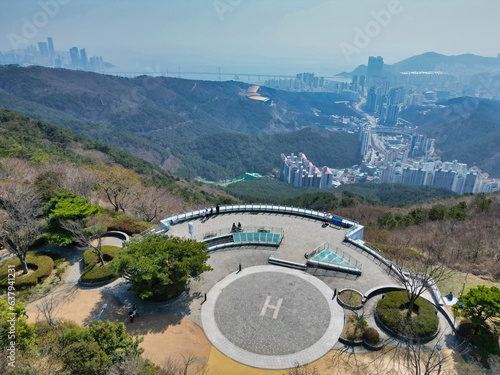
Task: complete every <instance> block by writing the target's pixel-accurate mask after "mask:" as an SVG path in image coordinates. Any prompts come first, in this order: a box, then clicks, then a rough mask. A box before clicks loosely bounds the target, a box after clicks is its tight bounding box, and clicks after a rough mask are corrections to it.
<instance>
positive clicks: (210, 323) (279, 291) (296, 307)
mask: <svg viewBox="0 0 500 375" xmlns="http://www.w3.org/2000/svg"><path fill="white" fill-rule="evenodd" d="M202 323H203V328H204V331H205V334H206V335H207V337H208V339H209V340H210V342H211V343H212V344H213V345H214V346H215V347H216V348H217V349H218V350H220V351H221V352H222V353H224V354H225V355H227V356H228V357H230V358H232V359H234V360H236V361H238V362H240V363H243V364H246V365H249V366H254V367H259V368H265V369H281V368H288V367H293V366H295V365H296V364H301V365H303V364H307V363H310V362H312V361H314V360H316V359H318V358H320V357H322V356H323V355H325V354H326V353H328V352H329V351H330V350H331V348H332V347H333V345H334V344H335V343H336V342H337V340H338V338H339V336H340V334H341V333H342V329H343V326H344V313H343V310H342V308H341V307H340V306H339V305H338V304H337V302H336V301H335V300H334V298H333V290H331V289H330V288H329V287H328V286H327V285H326V284H324V283H323V282H321V281H320V280H318V279H317V278H315V277H313V276H311V275H309V274H307V273H305V272H302V271H296V270H291V269H287V268H282V267H277V266H267V265H266V266H256V267H250V268H245V269H244V270H242V271H241V272H235V273H232V274H230V275H228V276H227V277H226V278H224V279H223V280H222V281H220V282H219V283H218V284H217V285H215V286H214V287H213V288H212V290H211V291H210V293H209V295H208V300H207V302H205V303H204V305H203V309H202Z"/></svg>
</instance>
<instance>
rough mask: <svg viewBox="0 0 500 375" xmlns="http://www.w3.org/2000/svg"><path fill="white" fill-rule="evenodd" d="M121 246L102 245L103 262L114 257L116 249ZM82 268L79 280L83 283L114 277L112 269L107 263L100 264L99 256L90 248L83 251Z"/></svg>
mask: <svg viewBox="0 0 500 375" xmlns="http://www.w3.org/2000/svg"><path fill="white" fill-rule="evenodd" d="M119 250H121V248H119V247H116V246H102V257H103V259H104V261H105V262H110V261H112V260H113V259H114V257H115V255H116V253H117V251H119ZM83 263H84V264H85V268H84V269H83V272H82V276H81V280H82V281H83V282H84V283H98V282H100V281H106V280H110V279H112V278H114V277H115V276H114V275H113V271H112V270H111V269H110V268H109V267H108V263H106V264H105V265H104V266H103V265H101V264H100V262H99V257H98V256H97V254H96V253H95V252H94V251H92V250H87V251H85V252H84V253H83Z"/></svg>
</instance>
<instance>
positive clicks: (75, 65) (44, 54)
mask: <svg viewBox="0 0 500 375" xmlns="http://www.w3.org/2000/svg"><path fill="white" fill-rule="evenodd" d="M0 64H18V65H22V66H29V65H40V66H46V67H50V68H67V69H76V70H85V71H93V72H97V71H102V70H103V69H104V68H105V67H106V63H105V62H104V60H103V58H102V56H93V57H90V58H88V57H87V52H86V50H85V48H82V49H79V48H78V47H73V48H71V49H70V50H69V51H56V50H55V48H54V41H53V40H52V38H50V37H49V38H47V41H46V42H38V44H37V45H30V46H28V47H26V48H25V49H22V50H15V51H10V52H0Z"/></svg>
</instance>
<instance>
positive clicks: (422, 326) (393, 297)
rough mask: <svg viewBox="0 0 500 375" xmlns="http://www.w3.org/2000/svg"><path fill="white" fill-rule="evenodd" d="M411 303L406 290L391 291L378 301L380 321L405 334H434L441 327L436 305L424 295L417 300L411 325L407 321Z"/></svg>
mask: <svg viewBox="0 0 500 375" xmlns="http://www.w3.org/2000/svg"><path fill="white" fill-rule="evenodd" d="M408 303H409V299H408V296H407V295H406V292H389V293H387V294H386V295H385V298H383V299H381V300H380V301H378V303H377V314H378V317H379V319H380V321H381V322H382V323H383V324H385V325H386V326H387V327H388V328H389V329H392V330H393V331H395V332H396V333H398V334H401V335H403V336H412V337H420V338H422V337H427V336H431V335H433V334H434V333H435V332H436V331H437V329H438V327H439V317H438V316H437V314H436V307H435V306H434V305H433V304H432V303H430V302H429V301H427V300H425V299H423V298H422V297H419V298H417V300H416V301H415V307H414V309H415V310H414V311H415V313H416V314H417V315H416V316H412V318H411V320H410V326H409V327H408V324H407V322H406V310H407V309H406V308H405V306H407V304H408Z"/></svg>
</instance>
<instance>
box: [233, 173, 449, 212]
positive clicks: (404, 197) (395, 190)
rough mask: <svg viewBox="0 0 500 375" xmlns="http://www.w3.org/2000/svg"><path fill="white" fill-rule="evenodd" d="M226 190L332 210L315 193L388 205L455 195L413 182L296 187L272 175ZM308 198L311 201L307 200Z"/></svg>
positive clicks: (265, 200)
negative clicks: (353, 197)
mask: <svg viewBox="0 0 500 375" xmlns="http://www.w3.org/2000/svg"><path fill="white" fill-rule="evenodd" d="M226 190H227V191H228V192H229V193H230V194H231V195H234V196H235V197H238V198H239V199H242V200H244V201H247V202H250V203H268V204H286V205H289V206H299V207H304V205H306V206H307V208H313V207H312V206H308V205H307V204H309V203H314V207H315V209H318V210H326V211H327V210H330V209H332V207H331V206H329V205H328V204H326V205H323V206H322V205H320V204H318V203H316V202H314V199H315V197H318V199H320V200H321V199H322V198H321V197H323V195H324V194H327V195H328V194H329V195H338V196H342V195H344V196H345V195H346V194H342V193H343V192H347V193H348V194H347V196H353V195H356V196H358V197H362V198H363V199H368V200H370V201H373V202H378V203H381V204H384V205H386V206H389V207H396V206H398V207H403V206H409V205H411V204H413V203H418V202H427V201H429V200H431V199H436V198H441V197H445V196H449V195H455V193H453V192H452V191H451V190H448V189H444V188H440V187H436V186H413V185H404V184H346V185H340V186H339V187H338V188H336V189H331V190H321V189H318V188H312V187H297V186H293V185H290V184H287V183H285V182H283V181H279V180H276V179H272V178H259V179H255V180H250V181H242V182H238V183H235V184H231V185H229V186H228V187H227V188H226ZM307 202H309V203H307Z"/></svg>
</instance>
